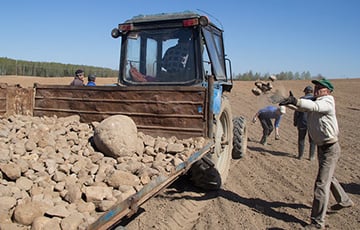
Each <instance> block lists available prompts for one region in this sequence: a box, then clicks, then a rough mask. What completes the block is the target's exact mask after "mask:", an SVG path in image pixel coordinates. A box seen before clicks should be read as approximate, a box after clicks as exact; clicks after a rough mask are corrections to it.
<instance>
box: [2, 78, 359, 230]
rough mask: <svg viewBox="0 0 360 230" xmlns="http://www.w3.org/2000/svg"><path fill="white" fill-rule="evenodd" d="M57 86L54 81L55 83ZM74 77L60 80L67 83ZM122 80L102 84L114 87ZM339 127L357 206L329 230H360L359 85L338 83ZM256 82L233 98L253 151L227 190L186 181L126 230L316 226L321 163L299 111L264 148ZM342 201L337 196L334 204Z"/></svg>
mask: <svg viewBox="0 0 360 230" xmlns="http://www.w3.org/2000/svg"><path fill="white" fill-rule="evenodd" d="M43 80H44V78H30V77H27V78H20V77H3V76H1V77H0V82H6V83H8V84H21V85H27V86H29V85H30V86H32V85H33V82H39V83H47V84H59V79H56V78H49V79H47V78H46V79H45V80H46V82H44V81H43ZM50 80H51V81H50ZM64 82H66V84H67V83H70V82H71V78H66V80H64V78H63V79H60V84H64ZM114 82H116V79H113V78H112V79H98V82H97V83H98V84H109V83H114ZM332 82H333V84H334V86H335V91H334V93H333V95H334V97H335V100H336V108H337V111H336V112H337V118H338V122H339V127H340V132H341V133H340V145H341V147H342V156H341V158H340V160H339V163H338V165H337V169H336V172H335V176H336V178H337V179H338V180H339V181H340V182H341V183H342V185H343V187H344V189H345V190H346V192H347V193H348V194H349V195H350V197H351V199H352V200H353V201H354V203H355V206H354V207H352V208H348V209H345V210H341V211H340V212H339V213H337V214H331V215H328V216H327V218H326V224H327V225H329V227H328V229H360V206H359V204H360V171H359V168H360V161H359V152H360V146H359V142H358V141H357V138H358V137H359V136H360V131H359V127H360V126H359V124H360V113H359V112H360V100H359V99H358V98H359V96H360V92H359V90H358V86H359V85H360V79H342V80H332ZM309 84H311V83H310V81H303V80H296V81H295V80H293V81H276V82H274V83H273V85H274V89H277V90H279V92H281V93H282V94H283V95H287V92H288V90H292V91H293V93H294V95H295V96H297V97H300V96H302V95H303V93H302V89H303V88H304V87H305V86H306V85H309ZM253 87H254V82H235V84H234V88H233V90H232V92H231V93H230V94H229V95H228V96H229V98H230V101H231V104H232V107H233V115H234V116H240V115H241V116H244V117H245V118H246V119H247V121H248V123H247V129H248V151H247V154H246V156H245V157H244V158H242V159H240V160H233V161H232V166H231V169H230V173H229V176H228V179H227V181H226V183H225V185H224V186H223V188H222V189H220V190H219V191H216V192H208V193H204V192H202V191H199V190H197V189H196V188H194V187H192V186H191V185H190V184H189V183H187V180H186V177H184V178H180V179H179V180H177V181H176V182H175V183H174V184H173V185H171V186H170V187H169V188H167V189H165V190H164V191H162V192H161V193H160V194H159V195H158V196H156V197H154V198H152V199H150V200H149V201H148V202H146V203H145V204H144V205H142V207H141V208H139V212H138V214H137V215H135V216H133V217H132V218H130V219H129V220H124V221H122V222H121V223H120V224H121V225H124V226H126V229H129V230H131V229H210V230H211V229H213V230H218V229H301V228H302V227H303V226H304V225H305V224H307V223H308V222H309V219H310V218H309V216H310V212H311V203H312V197H313V184H314V180H315V176H316V172H317V161H309V160H307V159H306V158H307V157H308V152H306V154H305V157H306V158H305V159H303V160H297V159H296V156H297V130H296V128H295V127H294V126H293V125H292V119H293V111H292V110H289V109H288V110H287V113H286V114H285V116H284V117H283V119H282V121H281V125H280V135H281V139H280V140H277V141H275V138H274V136H271V138H270V139H269V140H268V142H269V144H268V145H267V146H262V145H261V144H259V139H260V137H261V132H262V129H261V126H260V124H259V122H257V123H255V124H253V123H251V122H250V121H251V118H252V116H253V115H254V113H255V112H256V111H257V110H258V109H260V108H261V107H263V106H265V105H268V104H270V102H269V101H268V100H267V97H266V96H259V97H256V96H254V95H253V94H252V92H251V89H252V88H253ZM334 203H335V200H334V198H333V197H332V196H331V197H330V203H329V206H330V205H333V204H334Z"/></svg>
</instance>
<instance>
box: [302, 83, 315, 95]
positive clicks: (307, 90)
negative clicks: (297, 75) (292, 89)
mask: <svg viewBox="0 0 360 230" xmlns="http://www.w3.org/2000/svg"><path fill="white" fill-rule="evenodd" d="M303 92H304V93H312V92H313V88H312V87H311V85H308V86H306V87H305V89H304V91H303Z"/></svg>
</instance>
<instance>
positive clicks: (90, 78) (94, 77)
mask: <svg viewBox="0 0 360 230" xmlns="http://www.w3.org/2000/svg"><path fill="white" fill-rule="evenodd" d="M95 79H96V75H95V74H89V76H88V81H95Z"/></svg>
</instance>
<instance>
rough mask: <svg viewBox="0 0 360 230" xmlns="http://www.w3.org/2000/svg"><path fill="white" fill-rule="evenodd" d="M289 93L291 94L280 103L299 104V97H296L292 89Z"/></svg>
mask: <svg viewBox="0 0 360 230" xmlns="http://www.w3.org/2000/svg"><path fill="white" fill-rule="evenodd" d="M289 94H290V95H289V97H288V98H285V99H283V100H282V101H280V103H279V105H296V104H297V99H296V98H295V97H294V95H293V93H292V92H291V91H289Z"/></svg>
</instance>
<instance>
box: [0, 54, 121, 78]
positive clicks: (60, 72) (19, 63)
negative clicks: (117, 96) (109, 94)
mask: <svg viewBox="0 0 360 230" xmlns="http://www.w3.org/2000/svg"><path fill="white" fill-rule="evenodd" d="M77 69H82V70H84V71H85V73H91V74H95V75H96V77H116V76H117V75H118V71H117V70H113V69H110V68H102V67H96V66H87V65H72V64H62V63H56V62H32V61H23V60H15V59H10V58H6V57H5V58H4V57H0V75H19V76H36V77H70V76H74V74H75V71H76V70H77Z"/></svg>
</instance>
